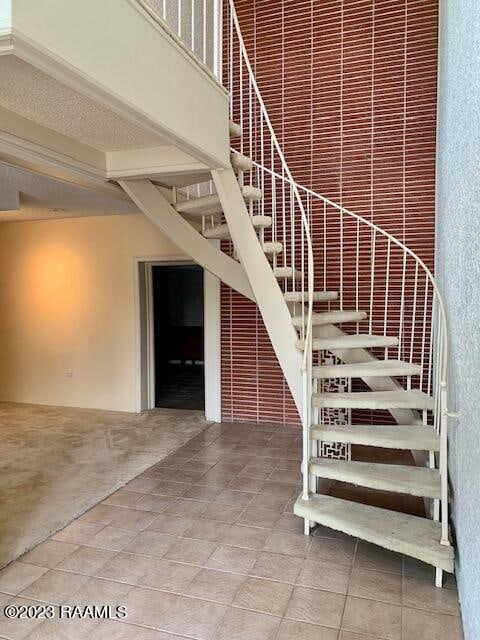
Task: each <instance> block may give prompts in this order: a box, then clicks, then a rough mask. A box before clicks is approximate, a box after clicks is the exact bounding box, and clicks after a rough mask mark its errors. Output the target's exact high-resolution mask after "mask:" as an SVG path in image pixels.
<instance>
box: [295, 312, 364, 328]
mask: <svg viewBox="0 0 480 640" xmlns="http://www.w3.org/2000/svg"><path fill="white" fill-rule="evenodd" d="M366 317H367V314H366V313H365V311H325V312H323V313H313V314H312V325H313V326H314V327H315V326H317V327H318V326H321V325H325V324H340V323H342V322H360V321H361V320H365V318H366ZM307 318H308V316H307V314H306V313H305V314H304V315H303V316H301V315H299V316H293V318H292V322H293V325H294V326H295V327H301V326H302V325H304V324H306V322H307Z"/></svg>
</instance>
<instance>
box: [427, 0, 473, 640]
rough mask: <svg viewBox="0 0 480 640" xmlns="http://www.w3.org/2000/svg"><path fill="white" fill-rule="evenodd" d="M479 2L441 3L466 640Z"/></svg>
mask: <svg viewBox="0 0 480 640" xmlns="http://www.w3.org/2000/svg"><path fill="white" fill-rule="evenodd" d="M479 68H480V5H479V3H478V0H462V1H461V2H459V1H458V0H457V1H456V0H442V2H441V3H440V65H439V108H438V144H437V221H436V226H437V233H436V239H437V244H436V274H437V278H438V280H439V283H440V286H441V290H442V291H443V292H444V295H445V302H446V305H447V316H448V318H447V319H448V324H449V335H450V381H449V393H450V398H451V400H450V409H451V410H452V411H458V412H459V413H460V419H459V420H452V421H451V422H450V432H449V434H450V455H449V461H450V476H451V482H452V498H453V499H452V517H453V522H454V525H455V533H456V543H457V559H456V572H457V581H458V590H459V594H460V603H461V606H462V616H463V626H464V631H465V640H478V638H480V534H479V510H480V465H479V458H480V425H479V418H478V413H479V405H480V384H479V379H480V330H479V317H480V211H479V200H480V173H479V167H480V74H479V71H478V70H479Z"/></svg>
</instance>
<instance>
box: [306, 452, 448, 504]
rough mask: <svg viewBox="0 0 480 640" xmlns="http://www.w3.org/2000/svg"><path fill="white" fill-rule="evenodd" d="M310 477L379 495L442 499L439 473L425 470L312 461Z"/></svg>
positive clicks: (385, 465)
mask: <svg viewBox="0 0 480 640" xmlns="http://www.w3.org/2000/svg"><path fill="white" fill-rule="evenodd" d="M310 473H311V474H312V475H314V476H317V477H318V478H328V479H329V480H337V481H338V482H348V483H349V484H355V485H359V486H361V487H368V488H369V489H378V490H380V491H393V492H395V493H408V494H409V495H412V496H419V497H422V498H440V496H441V487H440V473H439V471H438V470H437V469H427V468H426V467H411V466H407V465H401V464H383V463H379V462H358V461H356V460H330V459H327V458H312V459H311V460H310Z"/></svg>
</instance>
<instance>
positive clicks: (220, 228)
mask: <svg viewBox="0 0 480 640" xmlns="http://www.w3.org/2000/svg"><path fill="white" fill-rule="evenodd" d="M250 220H251V221H252V224H253V226H254V227H255V229H264V228H265V227H270V226H271V225H272V218H271V217H270V216H252V217H251V218H250ZM203 235H204V237H205V238H208V239H210V240H213V239H215V240H229V239H230V230H229V228H228V224H219V225H217V226H215V227H211V228H208V229H205V231H204V232H203Z"/></svg>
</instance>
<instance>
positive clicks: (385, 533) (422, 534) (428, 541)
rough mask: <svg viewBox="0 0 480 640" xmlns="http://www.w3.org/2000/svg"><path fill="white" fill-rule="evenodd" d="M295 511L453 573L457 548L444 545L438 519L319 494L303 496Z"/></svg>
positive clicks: (338, 529)
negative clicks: (306, 497)
mask: <svg viewBox="0 0 480 640" xmlns="http://www.w3.org/2000/svg"><path fill="white" fill-rule="evenodd" d="M293 510H294V513H295V514H296V515H297V516H300V517H301V518H308V519H309V520H311V521H312V522H316V523H318V524H322V525H324V526H326V527H329V528H331V529H334V530H335V531H342V532H343V533H346V534H347V535H351V536H355V537H358V538H360V539H361V540H366V541H367V542H371V543H373V544H376V545H378V546H380V547H383V548H384V549H389V550H390V551H395V552H397V553H403V554H405V555H407V556H410V557H412V558H416V559H417V560H421V561H422V562H426V563H428V564H430V565H433V566H434V567H438V568H439V569H443V570H444V571H448V572H450V573H452V572H453V569H454V552H453V548H452V547H449V546H444V545H441V544H440V540H441V525H440V524H439V523H438V522H435V521H434V520H428V519H427V518H419V517H418V516H411V515H408V514H405V513H398V512H397V511H390V510H389V509H381V508H380V507H372V506H370V505H366V504H361V503H357V502H351V501H350V500H343V499H342V498H334V497H333V496H326V495H318V494H316V495H312V496H310V499H309V500H302V497H301V496H300V497H299V498H298V499H297V501H296V503H295V505H294V509H293Z"/></svg>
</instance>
